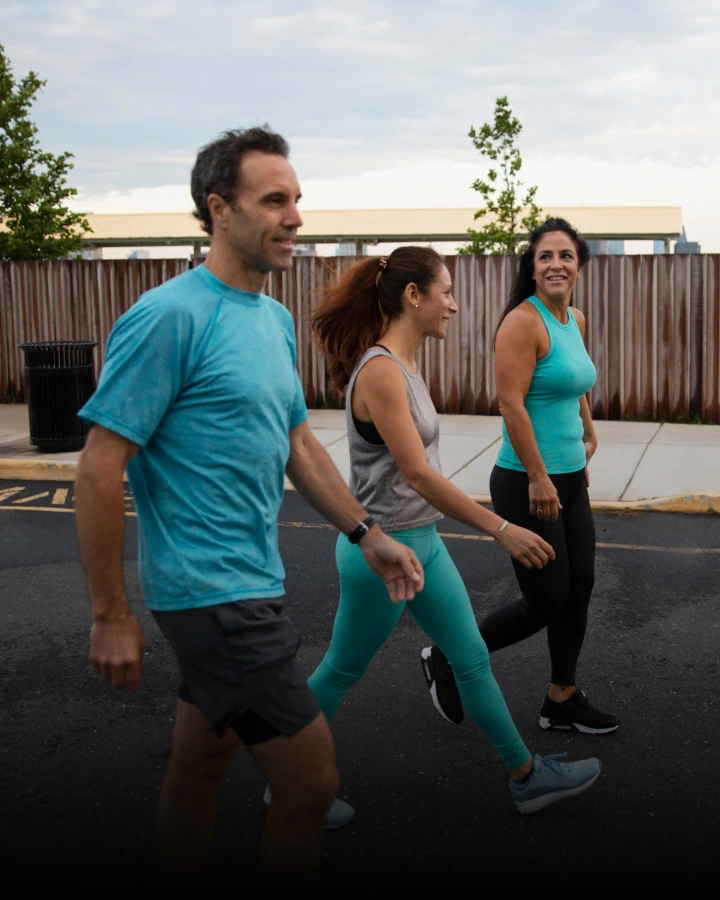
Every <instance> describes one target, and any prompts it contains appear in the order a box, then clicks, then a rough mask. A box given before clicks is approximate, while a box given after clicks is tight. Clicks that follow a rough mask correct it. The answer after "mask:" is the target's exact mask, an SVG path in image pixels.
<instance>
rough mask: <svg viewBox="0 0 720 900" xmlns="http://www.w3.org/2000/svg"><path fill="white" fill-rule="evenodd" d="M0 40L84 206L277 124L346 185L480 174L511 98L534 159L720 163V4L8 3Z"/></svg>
mask: <svg viewBox="0 0 720 900" xmlns="http://www.w3.org/2000/svg"><path fill="white" fill-rule="evenodd" d="M30 6H31V7H32V10H33V14H32V15H28V13H27V10H28V7H30ZM0 34H2V36H3V38H2V39H3V42H4V44H5V49H6V52H7V53H8V55H9V57H10V59H11V60H12V63H13V65H14V68H15V72H16V74H17V75H18V76H21V75H22V74H23V73H24V72H26V71H28V70H29V69H34V70H35V71H37V72H38V73H39V74H40V75H41V77H43V78H46V79H47V82H48V83H47V86H46V88H45V89H44V91H43V93H42V95H41V97H40V99H39V101H38V103H37V104H36V106H35V107H34V109H33V116H34V118H35V120H36V122H37V124H38V127H39V129H40V138H41V141H42V143H43V145H44V146H47V148H48V149H50V150H53V151H54V152H59V151H62V150H71V151H72V152H73V153H74V154H75V162H76V168H75V170H74V172H73V173H72V178H73V181H74V183H75V184H76V185H77V186H78V187H79V188H80V189H81V190H82V192H83V194H84V195H85V196H89V197H100V196H104V197H107V196H109V195H110V193H109V192H113V191H114V192H116V194H113V195H112V196H118V197H119V196H120V195H123V194H127V193H128V192H131V191H132V190H139V189H143V188H148V189H150V188H155V187H158V186H161V185H178V184H184V183H187V179H188V174H189V170H190V167H191V165H192V160H193V159H194V156H195V153H196V151H197V148H198V147H199V146H200V145H202V144H204V143H205V142H206V141H208V140H209V139H211V138H212V137H213V136H214V135H216V134H218V133H220V132H221V131H223V130H225V129H226V128H229V127H240V126H243V125H253V124H258V123H263V122H266V121H267V122H270V124H271V125H272V126H273V127H275V128H276V129H277V130H279V131H281V132H282V133H283V134H286V135H287V136H288V137H289V138H290V140H291V144H292V149H293V160H294V161H295V163H296V165H297V167H298V169H299V171H301V173H302V174H303V177H304V179H305V180H306V181H312V182H313V183H320V182H322V181H323V180H325V181H327V182H328V183H332V184H333V185H334V186H335V188H334V189H339V188H337V185H339V184H341V183H346V184H347V183H349V181H350V180H352V179H355V178H368V179H371V178H372V174H373V173H381V172H390V171H396V172H399V171H401V170H403V169H407V170H411V169H413V167H415V166H419V167H422V166H423V165H425V164H427V165H428V166H430V167H431V169H428V171H430V170H432V171H437V169H433V168H432V166H434V165H435V164H436V162H437V161H438V160H444V161H446V162H447V165H448V166H468V167H470V168H472V169H473V170H474V171H476V172H478V174H479V172H480V167H481V165H482V162H481V160H480V159H479V157H478V156H477V153H476V152H475V150H474V148H473V147H472V145H471V143H470V141H469V140H468V138H467V131H468V129H469V127H470V125H471V124H475V125H479V124H482V123H483V122H485V121H488V120H489V119H490V118H491V116H492V111H493V106H494V102H495V98H496V97H498V96H501V95H505V94H507V95H508V98H509V100H510V103H511V106H512V109H513V112H514V113H515V115H517V116H518V117H519V119H520V121H521V122H522V124H523V133H522V135H521V149H522V152H523V156H524V158H525V159H526V161H527V162H528V163H529V162H530V161H533V160H536V161H542V160H552V159H582V160H586V161H588V160H589V161H592V162H593V164H598V165H601V164H605V163H610V164H612V165H616V166H619V167H623V166H629V167H633V166H636V167H642V166H647V165H653V166H654V165H657V166H670V167H675V168H677V169H678V170H680V171H682V170H687V171H688V172H689V171H691V170H692V171H693V172H695V171H699V170H701V169H702V167H704V166H708V165H710V164H713V163H717V162H718V160H720V140H719V138H720V132H719V130H718V129H719V128H720V124H719V123H720V107H719V106H718V104H719V103H720V69H719V67H718V66H717V46H718V42H719V41H720V4H718V3H717V0H632V2H628V0H575V2H573V3H568V2H567V0H545V2H543V3H537V2H536V0H507V2H505V3H498V2H497V0H445V2H443V3H438V4H425V3H417V2H416V0H383V2H380V0H366V2H364V3H362V4H358V3H357V2H354V0H333V2H332V3H330V2H318V0H314V2H307V0H274V3H273V5H272V7H269V6H268V4H267V3H266V2H263V0H205V2H204V3H203V4H201V5H199V4H197V2H196V0H172V2H170V0H123V2H122V3H107V2H104V0H32V2H31V3H29V2H28V0H4V2H3V3H2V4H0ZM417 171H420V169H417ZM457 171H459V169H458V170H457ZM573 171H576V170H573ZM577 171H580V169H578V170H577ZM658 171H659V170H658ZM663 171H665V170H664V169H663ZM378 177H380V178H381V180H383V179H384V177H385V176H382V177H381V176H378ZM428 177H429V176H428ZM662 188H663V185H661V184H658V186H657V191H658V193H659V192H660V191H661V190H662ZM388 190H389V188H388ZM707 202H708V203H709V202H710V200H709V198H708V201H707Z"/></svg>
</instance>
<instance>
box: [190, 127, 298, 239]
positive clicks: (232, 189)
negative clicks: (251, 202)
mask: <svg viewBox="0 0 720 900" xmlns="http://www.w3.org/2000/svg"><path fill="white" fill-rule="evenodd" d="M250 150H259V151H260V152H261V153H269V154H273V155H276V156H283V157H285V159H287V158H288V156H289V155H290V147H289V145H288V142H287V141H286V140H285V138H283V137H281V136H280V135H279V134H276V133H275V132H274V131H273V130H272V129H271V128H270V127H269V126H268V125H263V126H260V127H257V128H241V129H237V130H235V131H226V132H225V133H224V134H222V135H221V136H220V137H219V138H217V140H214V141H212V143H210V144H206V145H205V146H204V147H202V148H201V149H200V151H199V152H198V155H197V159H196V160H195V165H194V166H193V170H192V175H191V177H190V192H191V193H192V198H193V200H194V201H195V211H194V212H193V215H194V216H195V218H196V219H199V220H200V224H201V225H202V229H203V231H205V232H207V233H208V234H212V228H213V226H212V218H211V216H210V210H209V209H208V203H207V198H208V197H209V196H210V194H218V195H219V196H220V197H222V198H223V200H226V201H227V202H228V203H230V204H233V203H235V200H236V199H237V195H238V190H239V187H240V185H239V171H240V163H241V162H242V158H243V156H244V155H245V154H246V153H248V152H249V151H250Z"/></svg>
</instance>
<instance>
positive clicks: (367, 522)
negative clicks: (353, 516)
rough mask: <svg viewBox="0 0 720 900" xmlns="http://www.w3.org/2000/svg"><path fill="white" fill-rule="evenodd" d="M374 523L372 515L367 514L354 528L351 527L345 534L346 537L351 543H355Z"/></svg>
mask: <svg viewBox="0 0 720 900" xmlns="http://www.w3.org/2000/svg"><path fill="white" fill-rule="evenodd" d="M375 524H376V523H375V519H373V517H372V516H368V517H367V519H363V521H362V522H360V524H359V525H356V526H355V528H353V530H352V531H351V532H350V534H349V535H348V536H347V539H348V540H349V541H350V543H351V544H357V542H358V541H361V540H362V539H363V538H364V537H365V535H366V534H367V533H368V531H370V529H371V528H372V527H373V525H375Z"/></svg>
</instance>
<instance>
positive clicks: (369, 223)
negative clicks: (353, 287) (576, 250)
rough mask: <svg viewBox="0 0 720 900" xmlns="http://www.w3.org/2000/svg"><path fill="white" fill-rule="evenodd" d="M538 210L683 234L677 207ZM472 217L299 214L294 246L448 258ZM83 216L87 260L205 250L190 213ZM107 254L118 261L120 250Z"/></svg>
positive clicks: (630, 234) (589, 226)
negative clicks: (131, 251) (418, 251)
mask: <svg viewBox="0 0 720 900" xmlns="http://www.w3.org/2000/svg"><path fill="white" fill-rule="evenodd" d="M543 213H544V214H545V215H552V216H562V217H563V218H565V219H567V220H568V221H569V222H571V223H572V224H573V225H574V226H575V227H576V228H577V229H578V230H579V231H580V232H581V234H582V235H583V236H584V237H585V238H586V239H588V240H595V241H663V242H664V246H665V250H666V252H669V251H670V242H671V241H673V240H676V239H677V238H678V236H679V235H680V234H681V232H682V211H681V209H680V207H679V206H574V207H546V208H544V209H543ZM474 215H475V210H473V209H356V210H302V216H303V219H304V222H305V224H304V226H303V227H302V229H301V230H300V232H299V234H298V242H299V243H301V244H309V245H315V247H316V248H317V252H318V254H319V255H335V253H336V252H337V248H338V246H339V245H342V246H344V247H346V248H348V249H352V250H353V251H354V253H355V254H357V255H362V254H363V253H367V252H368V249H369V248H370V247H372V248H374V249H373V251H372V252H385V250H386V249H387V245H397V244H404V243H423V244H426V243H429V244H432V245H433V246H436V248H437V249H438V250H441V252H446V253H453V252H455V249H456V248H457V246H459V245H461V244H462V243H463V241H465V240H466V238H467V229H468V228H471V227H479V226H482V224H483V223H484V220H482V219H480V220H475V219H474ZM87 218H88V221H89V223H90V227H91V229H92V231H91V233H89V234H87V235H85V236H84V246H85V249H86V252H88V255H90V254H91V253H92V255H96V254H97V255H99V253H98V251H102V250H103V249H104V248H108V249H109V248H116V249H118V250H119V249H120V248H132V247H135V248H143V249H147V248H161V247H162V248H170V247H173V248H176V249H175V252H173V253H172V255H173V256H182V255H185V253H188V254H189V253H193V255H195V256H196V257H199V256H200V255H201V254H202V251H203V248H204V247H206V246H207V236H206V235H204V232H203V231H202V229H201V228H200V224H199V223H198V221H197V220H196V219H195V218H194V217H193V216H192V215H191V214H190V213H141V214H122V215H88V217H87ZM438 245H440V246H438ZM443 245H444V246H443ZM308 249H309V248H308ZM166 252H167V251H166ZM112 255H113V256H118V255H120V256H125V255H127V251H125V252H122V253H113V254H112ZM152 255H153V256H155V255H158V254H157V252H153V254H152ZM168 255H170V254H169V253H168Z"/></svg>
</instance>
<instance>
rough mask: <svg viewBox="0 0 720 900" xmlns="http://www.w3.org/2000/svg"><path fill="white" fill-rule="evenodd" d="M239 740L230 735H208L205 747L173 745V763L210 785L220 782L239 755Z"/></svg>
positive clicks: (192, 776)
mask: <svg viewBox="0 0 720 900" xmlns="http://www.w3.org/2000/svg"><path fill="white" fill-rule="evenodd" d="M238 743H239V742H238V741H237V740H234V739H233V738H231V737H228V735H226V736H225V738H223V739H217V738H214V736H211V735H208V741H207V743H206V744H205V745H204V746H203V747H201V748H200V747H198V748H189V747H183V746H182V745H179V746H178V745H176V746H174V747H173V751H172V757H171V763H172V764H173V765H174V766H175V767H176V769H178V770H179V771H180V772H182V773H183V774H184V775H187V776H189V777H191V778H194V779H197V780H199V781H203V782H206V783H207V784H209V785H215V784H218V785H219V784H220V782H222V780H223V778H224V777H225V774H226V773H227V771H228V769H229V768H230V765H231V763H232V761H233V760H234V759H235V756H236V755H237V749H238Z"/></svg>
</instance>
